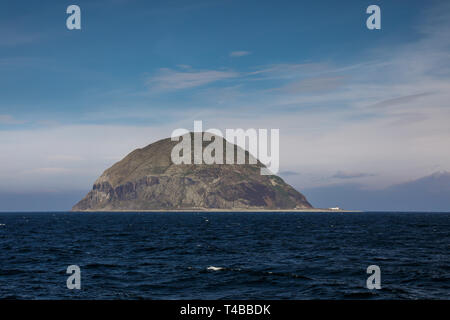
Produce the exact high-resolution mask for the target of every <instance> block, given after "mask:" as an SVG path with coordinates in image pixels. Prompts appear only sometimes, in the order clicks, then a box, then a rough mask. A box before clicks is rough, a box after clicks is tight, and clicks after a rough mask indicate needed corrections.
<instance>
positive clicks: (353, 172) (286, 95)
mask: <svg viewBox="0 0 450 320" xmlns="http://www.w3.org/2000/svg"><path fill="white" fill-rule="evenodd" d="M71 4H77V5H79V6H80V8H81V15H82V30H73V31H70V30H67V29H66V26H65V20H66V18H67V16H68V15H67V14H66V13H65V11H66V8H67V6H69V5H71ZM371 4H378V5H379V6H380V7H381V16H382V29H381V30H372V31H371V30H368V29H367V28H366V27H365V21H366V18H367V17H368V15H367V14H366V13H365V9H366V8H367V6H369V5H371ZM448 21H450V7H449V5H448V3H447V2H446V1H427V2H424V1H360V0H358V1H341V2H339V1H322V0H320V1H314V2H313V1H138V0H128V1H126V0H114V1H113V0H111V1H105V0H103V1H95V0H90V1H75V2H74V1H39V2H37V1H9V0H4V1H2V2H1V4H0V97H1V99H0V148H2V152H1V154H0V161H1V162H2V168H1V169H0V178H1V179H0V180H1V182H0V191H2V190H3V192H24V191H26V192H37V191H39V192H49V193H51V192H62V191H64V192H70V191H72V190H77V192H79V191H80V190H86V191H87V190H88V189H89V188H90V187H91V185H92V183H93V181H94V180H95V178H96V177H97V176H99V175H100V174H101V173H102V171H103V170H104V169H106V168H107V167H108V166H110V165H111V164H113V163H114V162H115V161H117V160H119V159H120V158H122V157H123V156H124V155H126V154H127V153H128V152H130V151H131V150H133V149H134V148H137V147H142V146H145V145H147V144H149V143H151V142H154V141H156V140H157V139H160V138H164V137H167V136H169V135H170V133H171V132H172V131H173V130H174V129H176V128H179V127H185V128H188V129H192V125H193V121H194V120H203V121H204V124H205V126H206V127H218V128H221V129H224V128H236V127H242V128H251V127H255V128H268V129H269V128H279V129H280V139H281V148H282V149H281V165H282V167H281V171H282V172H285V173H286V175H285V179H286V180H287V181H288V182H289V183H291V184H293V185H294V186H296V187H297V188H299V189H300V190H302V189H304V188H318V187H328V186H330V185H335V184H336V183H338V184H339V183H348V182H351V183H358V184H360V185H361V186H363V187H364V188H368V189H376V188H384V187H388V186H390V185H393V184H398V183H402V182H405V181H409V180H413V179H417V178H420V177H422V176H426V175H429V174H432V173H433V172H435V171H447V170H450V167H449V163H450V151H447V149H449V148H448V143H449V142H450V132H449V129H448V128H449V126H448V124H447V120H448V119H449V116H450V111H449V109H448V103H447V101H449V100H448V98H449V92H450V90H449V89H450V77H449V71H450V70H449V66H450V64H449V62H450V59H449V52H450V51H449V44H450V41H449V40H448V32H449V31H450V28H449V26H450V24H449V22H448Z"/></svg>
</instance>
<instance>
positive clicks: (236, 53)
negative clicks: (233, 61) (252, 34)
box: [230, 51, 251, 57]
mask: <svg viewBox="0 0 450 320" xmlns="http://www.w3.org/2000/svg"><path fill="white" fill-rule="evenodd" d="M249 54H251V52H250V51H232V52H230V57H243V56H248V55H249Z"/></svg>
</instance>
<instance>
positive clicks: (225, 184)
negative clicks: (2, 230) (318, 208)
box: [72, 136, 312, 211]
mask: <svg viewBox="0 0 450 320" xmlns="http://www.w3.org/2000/svg"><path fill="white" fill-rule="evenodd" d="M214 139H223V138H221V137H218V136H215V137H214ZM224 141H225V140H224ZM176 144H177V142H176V141H172V140H171V139H170V138H167V139H163V140H160V141H157V142H155V143H152V144H150V145H148V146H147V147H145V148H142V149H136V150H134V151H133V152H131V153H130V154H128V155H127V156H126V157H125V158H124V159H122V160H121V161H119V162H117V163H116V164H114V165H113V166H112V167H111V168H109V169H107V170H106V171H105V172H104V173H103V174H102V175H101V176H100V177H99V178H98V179H97V180H96V181H95V183H94V185H93V188H92V190H91V191H90V192H89V193H88V194H87V195H86V196H85V197H84V198H83V199H82V200H81V201H80V202H78V203H77V204H76V205H75V206H74V207H73V208H72V211H157V210H164V211H172V210H179V211H185V210H226V211H237V210H247V211H248V210H250V211H251V210H254V211H260V210H308V209H312V206H311V204H310V203H309V202H308V201H307V200H306V198H305V196H303V195H302V194H301V193H300V192H298V191H297V190H295V189H294V188H293V187H291V186H290V185H288V184H287V183H285V182H284V181H283V179H281V178H280V177H278V176H276V175H261V174H260V169H261V168H262V167H265V166H264V164H262V163H261V162H260V161H257V163H256V164H249V163H248V162H249V161H246V162H245V164H204V163H202V164H174V163H173V162H172V160H171V152H172V149H173V147H174V146H175V145H176ZM226 144H229V142H226V141H225V142H224V145H226ZM205 146H206V144H205V143H203V148H204V147H205ZM233 148H234V150H235V151H237V150H241V151H242V149H240V147H238V146H236V145H234V146H233ZM225 152H226V150H225V147H224V153H225ZM234 154H235V155H236V154H237V152H235V153H234ZM245 155H246V159H248V157H250V155H249V154H248V152H247V151H245Z"/></svg>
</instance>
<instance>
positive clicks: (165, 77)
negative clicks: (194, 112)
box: [147, 68, 239, 91]
mask: <svg viewBox="0 0 450 320" xmlns="http://www.w3.org/2000/svg"><path fill="white" fill-rule="evenodd" d="M238 76H239V73H237V72H235V71H221V70H193V69H189V68H183V69H182V70H173V69H168V68H163V69H160V70H159V72H158V73H157V74H156V75H154V76H152V77H150V78H149V79H148V80H147V84H148V86H149V87H150V89H151V90H156V91H161V90H162V91H170V90H180V89H187V88H194V87H200V86H204V85H207V84H210V83H213V82H217V81H221V80H226V79H230V78H236V77H238Z"/></svg>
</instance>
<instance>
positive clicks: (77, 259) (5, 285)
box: [0, 213, 450, 299]
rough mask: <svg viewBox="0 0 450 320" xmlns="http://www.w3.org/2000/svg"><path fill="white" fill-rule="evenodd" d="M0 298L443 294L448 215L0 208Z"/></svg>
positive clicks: (448, 291) (448, 261) (449, 269)
mask: <svg viewBox="0 0 450 320" xmlns="http://www.w3.org/2000/svg"><path fill="white" fill-rule="evenodd" d="M73 264H75V265H78V266H80V268H81V290H69V289H67V287H66V280H67V277H68V275H67V274H66V268H67V267H68V266H69V265H73ZM372 264H374V265H378V266H379V267H380V269H381V287H382V289H381V290H368V289H367V288H365V285H366V279H367V277H368V276H369V275H368V274H366V268H367V267H368V266H369V265H372ZM212 267H213V268H212ZM0 298H17V299H62V298H64V299H65V298H69V299H72V298H76V299H141V298H146V299H347V298H348V299H420V298H426V299H428V298H430V299H449V298H450V214H449V213H0Z"/></svg>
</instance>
